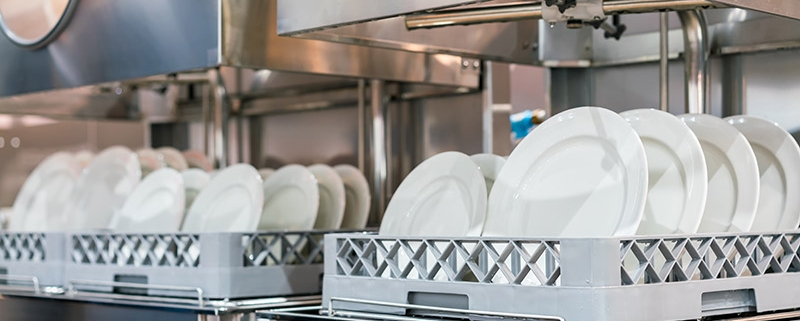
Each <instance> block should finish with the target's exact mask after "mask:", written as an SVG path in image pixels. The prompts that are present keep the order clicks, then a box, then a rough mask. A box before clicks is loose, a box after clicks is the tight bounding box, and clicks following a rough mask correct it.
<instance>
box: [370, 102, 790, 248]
mask: <svg viewBox="0 0 800 321" xmlns="http://www.w3.org/2000/svg"><path fill="white" fill-rule="evenodd" d="M484 177H485V178H484ZM799 189H800V148H798V145H797V143H796V141H795V140H794V139H793V138H792V137H791V136H790V135H789V134H788V133H787V132H786V131H785V130H783V129H781V128H780V127H779V126H778V125H777V124H775V123H772V122H769V121H766V120H763V119H760V118H756V117H750V116H735V117H729V118H726V119H725V120H723V119H720V118H717V117H714V116H709V115H682V116H679V117H675V116H673V115H670V114H668V113H665V112H661V111H658V110H652V109H640V110H632V111H628V112H624V113H622V114H616V113H614V112H612V111H609V110H607V109H603V108H598V107H582V108H575V109H570V110H567V111H565V112H562V113H560V114H558V115H555V116H553V117H552V118H550V119H549V120H547V121H546V122H544V123H542V124H541V125H539V126H538V127H536V128H535V129H534V130H533V131H532V132H531V133H530V134H529V135H528V136H527V137H526V138H525V139H524V140H523V141H522V142H521V143H520V144H519V145H518V146H517V147H516V148H515V150H514V151H513V152H512V153H511V155H510V156H509V157H508V159H507V160H506V161H505V164H503V161H502V158H500V157H498V156H490V155H480V156H477V155H476V156H473V157H472V158H470V157H467V156H466V155H464V154H461V153H456V152H447V153H442V154H439V155H436V156H433V157H431V158H429V159H428V160H426V161H424V162H423V163H422V164H420V165H419V166H418V167H417V168H415V169H414V170H413V171H412V172H411V173H410V174H409V175H408V177H406V179H405V180H404V181H403V182H402V184H401V185H400V187H399V188H398V190H397V192H396V193H395V195H394V196H393V198H392V200H391V201H390V203H389V206H388V207H387V209H386V214H385V216H384V219H383V222H382V225H381V229H380V233H381V234H385V235H394V236H417V235H426V236H475V235H487V236H510V237H610V236H629V235H635V234H640V235H654V234H692V233H698V232H700V233H723V232H745V231H775V230H790V229H796V228H797V226H798V224H800V202H798V201H797V200H795V199H794V198H793V197H791V196H792V195H795V194H796V193H798V192H800V190H799ZM487 191H489V192H488V197H487ZM487 204H488V205H487Z"/></svg>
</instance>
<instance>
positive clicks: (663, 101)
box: [658, 12, 669, 112]
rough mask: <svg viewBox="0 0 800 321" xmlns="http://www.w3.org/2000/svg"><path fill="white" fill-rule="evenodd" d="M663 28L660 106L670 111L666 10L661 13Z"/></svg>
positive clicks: (659, 73) (667, 21)
mask: <svg viewBox="0 0 800 321" xmlns="http://www.w3.org/2000/svg"><path fill="white" fill-rule="evenodd" d="M660 15H661V17H660V18H661V28H660V29H659V31H660V32H659V35H660V36H661V37H660V40H661V46H660V49H661V50H660V53H659V54H660V60H659V65H658V67H659V68H658V75H659V82H658V85H659V101H658V102H659V103H658V107H659V109H661V110H662V111H666V112H669V68H668V67H669V20H668V18H669V15H668V13H666V12H662V13H661V14H660Z"/></svg>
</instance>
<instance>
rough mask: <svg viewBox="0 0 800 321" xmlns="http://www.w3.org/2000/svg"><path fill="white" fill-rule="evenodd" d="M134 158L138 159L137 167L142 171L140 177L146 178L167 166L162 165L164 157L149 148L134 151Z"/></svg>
mask: <svg viewBox="0 0 800 321" xmlns="http://www.w3.org/2000/svg"><path fill="white" fill-rule="evenodd" d="M136 156H137V157H138V159H139V167H141V169H142V177H145V176H147V175H148V174H150V173H152V172H153V171H155V170H157V169H159V168H162V167H164V166H167V165H166V164H165V163H164V156H163V155H161V153H159V152H156V151H155V150H152V149H150V148H143V149H140V150H138V151H136Z"/></svg>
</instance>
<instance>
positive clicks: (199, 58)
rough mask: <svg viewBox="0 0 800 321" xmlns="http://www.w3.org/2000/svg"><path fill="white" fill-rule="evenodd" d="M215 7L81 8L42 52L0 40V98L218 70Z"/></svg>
mask: <svg viewBox="0 0 800 321" xmlns="http://www.w3.org/2000/svg"><path fill="white" fill-rule="evenodd" d="M218 16H219V15H218V10H217V1H214V0H153V1H148V2H147V3H146V4H145V3H144V2H142V1H139V0H113V1H112V0H81V1H80V4H79V5H78V6H77V7H76V8H75V12H74V13H73V15H72V19H70V23H69V24H68V25H67V27H66V28H65V29H64V30H63V31H62V32H61V34H60V35H59V37H58V38H57V39H55V40H54V41H53V42H52V43H50V44H49V45H48V46H46V47H43V48H42V49H40V50H35V51H31V50H28V49H24V48H20V47H19V46H17V45H15V44H13V43H12V42H11V41H10V40H8V39H7V38H2V39H0V57H3V59H2V60H0V96H9V95H15V94H20V93H26V92H33V91H41V90H50V89H54V88H65V87H77V86H82V85H88V84H96V83H102V82H108V81H116V80H122V79H130V78H138V77H144V76H150V75H157V74H166V73H170V72H177V71H186V70H193V69H198V68H205V67H209V66H213V65H216V64H217V63H218V61H219V59H218V51H217V47H218V46H217V38H218V33H217V27H218V23H217V21H218Z"/></svg>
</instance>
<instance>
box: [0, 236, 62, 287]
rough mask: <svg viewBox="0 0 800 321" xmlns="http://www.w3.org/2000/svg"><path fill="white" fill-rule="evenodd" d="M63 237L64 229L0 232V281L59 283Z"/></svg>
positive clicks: (9, 282)
mask: <svg viewBox="0 0 800 321" xmlns="http://www.w3.org/2000/svg"><path fill="white" fill-rule="evenodd" d="M64 240H65V234H64V233H15V232H2V233H0V275H3V276H2V277H0V284H2V285H15V284H23V285H24V286H34V287H37V288H38V286H39V285H41V286H60V285H61V284H62V281H63V278H62V277H63V269H64V257H65V256H64V250H65V249H64V242H65V241H64ZM32 289H33V288H32Z"/></svg>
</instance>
